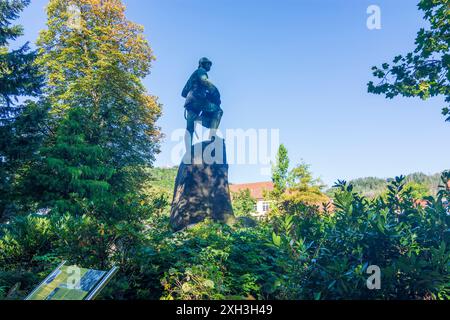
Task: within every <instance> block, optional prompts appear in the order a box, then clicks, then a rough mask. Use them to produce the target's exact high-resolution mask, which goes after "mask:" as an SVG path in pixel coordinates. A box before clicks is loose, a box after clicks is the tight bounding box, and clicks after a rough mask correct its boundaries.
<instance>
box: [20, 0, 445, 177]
mask: <svg viewBox="0 0 450 320" xmlns="http://www.w3.org/2000/svg"><path fill="white" fill-rule="evenodd" d="M417 2H418V0H370V1H366V0H340V1H339V0H279V1H275V0H270V1H269V0H228V1H227V0H213V1H212V0H124V3H125V5H126V6H127V16H128V18H129V19H131V20H133V21H134V22H137V23H139V24H142V25H144V27H145V33H146V35H147V36H148V39H149V42H150V45H151V46H152V48H153V50H154V52H155V55H156V57H157V61H155V63H154V65H153V68H152V74H151V75H150V76H149V77H148V78H146V79H145V85H146V87H147V88H148V91H149V92H150V93H152V94H154V95H157V96H158V97H159V101H160V102H161V103H162V104H163V112H164V115H163V117H162V118H161V120H160V122H159V125H160V126H161V127H162V131H163V132H164V133H165V134H166V136H167V137H166V139H165V141H164V142H163V144H162V152H161V154H160V155H158V157H157V163H156V165H158V166H167V165H176V164H177V163H172V160H171V150H172V149H173V147H174V145H175V144H177V143H178V142H172V141H171V140H170V136H171V133H172V132H173V131H174V130H176V129H178V128H184V126H185V121H184V118H183V103H184V101H183V98H182V97H181V96H180V92H181V89H182V88H183V86H184V84H185V82H186V80H187V78H188V77H189V75H190V74H191V73H192V71H193V70H194V69H195V68H196V67H197V61H198V59H199V58H200V57H202V56H207V57H209V58H210V59H211V60H212V61H213V62H214V65H213V68H212V70H211V72H210V78H211V80H212V81H213V82H214V83H215V84H216V85H217V87H218V88H219V89H220V91H221V93H222V100H223V105H222V107H223V109H224V111H225V115H224V118H223V122H222V124H221V127H222V128H223V129H225V128H233V129H236V128H242V129H244V130H246V129H249V128H255V129H272V128H273V129H280V141H281V143H284V144H285V145H286V146H287V148H288V150H289V154H290V158H291V162H292V164H295V163H298V162H300V161H301V160H302V159H303V160H304V161H305V162H307V163H309V164H311V169H312V171H313V172H314V174H315V175H316V176H319V177H321V178H322V179H323V181H324V182H325V183H327V184H328V185H331V184H332V183H333V182H335V181H336V180H337V179H351V178H357V177H365V176H378V177H390V176H395V175H400V174H408V173H412V172H417V171H422V172H425V173H436V172H439V171H442V170H444V169H448V168H449V167H450V166H449V160H450V149H449V148H448V146H446V145H445V142H444V141H445V140H447V139H446V138H447V137H448V135H449V132H450V124H449V123H445V122H444V117H443V116H442V115H441V114H440V112H441V109H442V107H444V99H443V98H435V99H431V100H429V101H421V100H420V99H415V98H411V99H405V98H396V99H394V100H386V99H385V98H384V97H383V96H375V95H371V94H369V93H367V85H366V84H367V82H368V81H369V80H371V79H372V77H371V71H370V68H371V66H373V65H380V64H381V63H383V62H387V61H391V59H392V58H393V57H394V56H395V55H397V54H400V53H406V52H408V51H411V50H412V49H413V48H414V39H415V36H416V33H417V31H418V30H419V28H420V27H421V26H423V25H424V22H423V20H422V12H419V11H418V9H417V7H416V5H417ZM46 3H47V1H46V0H32V1H31V5H30V6H29V7H28V8H27V9H26V11H25V12H24V13H23V15H22V18H21V20H20V22H21V23H22V24H23V25H24V27H25V32H26V34H25V37H23V38H22V39H21V40H30V41H32V42H34V41H35V39H36V37H37V34H38V31H39V29H42V28H44V27H45V13H44V7H45V5H46ZM372 4H375V5H378V6H379V7H380V8H381V19H382V20H381V24H382V28H381V30H369V29H368V28H367V27H366V20H367V18H368V14H367V13H366V10H367V7H368V6H369V5H372ZM229 175H230V181H231V182H234V183H241V182H255V181H264V180H269V179H270V177H268V176H264V175H261V167H260V166H258V165H232V166H230V173H229Z"/></svg>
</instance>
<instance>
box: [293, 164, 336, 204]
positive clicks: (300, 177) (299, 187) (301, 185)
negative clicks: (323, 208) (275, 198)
mask: <svg viewBox="0 0 450 320" xmlns="http://www.w3.org/2000/svg"><path fill="white" fill-rule="evenodd" d="M324 187H325V185H324V184H323V183H322V182H321V181H320V179H315V178H313V175H312V173H311V171H310V166H309V165H308V164H306V163H301V164H299V165H298V166H296V167H295V168H293V169H292V170H291V171H290V172H289V176H288V191H287V193H286V194H285V196H284V200H285V201H288V202H293V203H302V204H305V205H321V204H322V203H326V202H328V201H329V199H328V198H327V196H325V195H324V194H323V193H322V190H323V188H324Z"/></svg>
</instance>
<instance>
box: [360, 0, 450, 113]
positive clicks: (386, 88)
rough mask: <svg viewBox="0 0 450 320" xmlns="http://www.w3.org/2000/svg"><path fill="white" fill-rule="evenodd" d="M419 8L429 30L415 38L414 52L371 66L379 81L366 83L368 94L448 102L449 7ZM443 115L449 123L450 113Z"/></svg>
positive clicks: (431, 1)
mask: <svg viewBox="0 0 450 320" xmlns="http://www.w3.org/2000/svg"><path fill="white" fill-rule="evenodd" d="M418 7H419V9H420V10H422V11H423V12H424V13H425V16H424V18H425V20H427V21H428V22H429V25H430V27H429V28H428V29H425V28H422V29H420V31H419V32H418V34H417V37H416V42H415V44H416V49H415V50H414V52H410V53H408V54H406V56H403V55H399V56H396V57H395V58H394V60H393V62H392V65H390V64H389V63H384V64H383V65H382V66H381V67H373V68H372V71H373V75H374V76H375V77H376V78H378V79H381V82H380V83H378V84H374V83H373V81H371V82H369V84H368V89H369V92H371V93H375V94H385V95H386V98H390V99H392V98H393V97H395V96H397V95H402V96H405V97H419V98H421V99H424V100H425V99H428V98H430V97H434V96H438V95H441V96H444V97H445V101H446V102H448V103H450V54H449V49H450V7H449V4H448V0H421V1H420V2H419V5H418ZM442 114H443V115H444V116H446V117H447V118H446V121H450V110H449V108H448V107H445V108H444V109H443V111H442Z"/></svg>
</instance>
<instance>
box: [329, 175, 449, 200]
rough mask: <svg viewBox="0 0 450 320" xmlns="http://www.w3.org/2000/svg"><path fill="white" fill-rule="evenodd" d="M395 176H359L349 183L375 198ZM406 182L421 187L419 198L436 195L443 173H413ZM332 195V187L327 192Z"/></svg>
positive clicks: (382, 192) (381, 193)
mask: <svg viewBox="0 0 450 320" xmlns="http://www.w3.org/2000/svg"><path fill="white" fill-rule="evenodd" d="M393 180H394V179H393V178H387V179H381V178H374V177H367V178H358V179H354V180H351V181H349V184H351V185H352V186H353V189H354V191H356V192H358V193H360V194H362V195H363V196H365V197H367V198H370V199H374V198H376V197H379V196H382V195H383V194H385V192H384V191H385V190H386V187H387V185H388V184H389V182H391V181H393ZM405 182H406V183H407V185H409V186H411V187H413V188H415V189H420V192H419V193H418V194H416V198H417V199H422V198H424V197H426V196H430V195H433V196H436V195H437V192H438V189H439V184H440V182H441V175H440V174H439V173H437V174H433V175H426V174H424V173H421V172H417V173H412V174H409V175H407V176H406V178H405ZM326 193H327V194H328V195H330V196H332V195H333V194H334V189H333V188H331V189H329V190H327V192H326Z"/></svg>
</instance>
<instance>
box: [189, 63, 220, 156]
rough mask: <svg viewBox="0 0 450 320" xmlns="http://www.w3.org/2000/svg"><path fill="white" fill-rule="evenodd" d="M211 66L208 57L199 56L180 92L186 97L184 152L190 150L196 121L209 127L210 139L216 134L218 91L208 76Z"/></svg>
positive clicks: (218, 122)
mask: <svg viewBox="0 0 450 320" xmlns="http://www.w3.org/2000/svg"><path fill="white" fill-rule="evenodd" d="M211 66H212V62H211V61H210V60H209V59H208V58H201V59H200V61H199V66H198V69H197V70H195V71H194V73H193V74H192V75H191V77H190V78H189V80H188V82H187V83H186V85H185V87H184V89H183V92H182V94H181V95H182V96H183V98H186V103H185V105H184V108H185V113H184V114H185V116H184V117H185V119H186V121H187V127H186V134H185V139H184V142H185V146H186V152H188V151H189V150H191V147H192V140H193V134H194V132H195V123H196V122H197V121H198V122H201V123H202V125H203V126H204V127H205V128H208V129H210V133H209V138H210V140H212V139H213V138H214V137H215V136H216V132H217V129H218V128H219V125H220V121H221V119H222V115H223V110H222V109H221V108H220V105H221V100H220V93H219V90H218V89H217V88H216V87H215V86H214V85H213V84H212V82H211V81H210V80H209V77H208V72H209V71H210V70H211Z"/></svg>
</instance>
